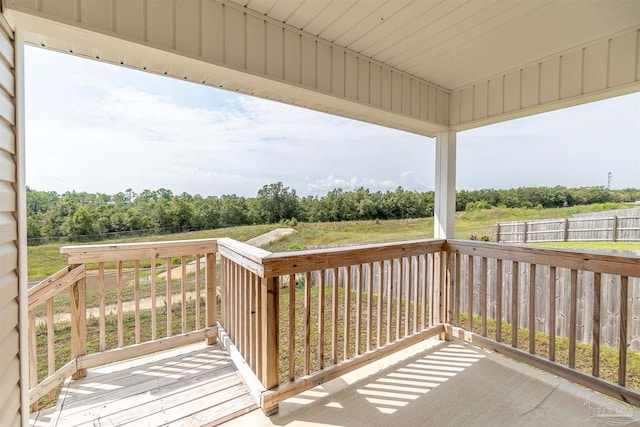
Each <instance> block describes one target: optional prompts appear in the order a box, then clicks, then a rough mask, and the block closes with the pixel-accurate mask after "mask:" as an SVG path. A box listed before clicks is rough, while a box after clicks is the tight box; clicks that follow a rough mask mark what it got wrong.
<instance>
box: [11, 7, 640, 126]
mask: <svg viewBox="0 0 640 427" xmlns="http://www.w3.org/2000/svg"><path fill="white" fill-rule="evenodd" d="M2 5H3V13H4V14H5V16H7V18H8V20H9V22H11V23H12V24H13V25H15V26H16V27H17V28H21V29H22V30H23V31H24V32H25V40H26V42H28V43H32V44H35V45H39V46H43V47H47V48H51V49H56V50H60V51H65V52H70V53H73V54H76V55H81V56H86V57H89V58H94V59H99V60H101V61H106V62H111V63H115V64H121V65H125V66H129V67H133V68H138V69H143V70H146V71H150V72H154V73H159V74H165V75H168V76H173V77H177V78H181V79H185V80H189V81H193V82H196V83H200V84H205V85H211V86H215V87H220V88H224V89H229V90H234V91H239V92H243V93H248V94H252V95H256V96H260V97H264V98H269V99H274V100H278V101H281V102H285V103H289V104H294V105H298V106H302V107H306V108H311V109H315V110H319V111H325V112H329V113H333V114H337V115H342V116H345V117H350V118H355V119H358V120H363V121H368V122H372V123H377V124H381V125H384V126H390V127H395V128H398V129H403V130H407V131H410V132H414V133H418V134H423V135H427V136H434V135H435V134H436V133H437V132H441V131H444V130H447V129H450V130H456V131H459V130H464V129H470V128H474V127H478V126H483V125H485V124H490V123H496V122H499V121H504V120H509V119H512V118H515V117H522V116H526V115H531V114H536V113H539V112H544V111H550V110H553V109H558V108H563V107H567V106H571V105H576V104H580V103H584V102H590V101H594V100H598V99H604V98H607V97H611V96H616V95H621V94H625V93H630V92H635V91H640V1H638V0H546V1H545V0H469V1H463V0H2Z"/></svg>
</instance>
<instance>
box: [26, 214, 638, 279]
mask: <svg viewBox="0 0 640 427" xmlns="http://www.w3.org/2000/svg"><path fill="white" fill-rule="evenodd" d="M622 206H623V205H614V204H596V205H588V206H573V207H570V208H556V209H522V208H492V209H485V210H477V211H471V212H457V213H456V229H455V237H456V238H459V239H468V238H469V237H470V236H471V235H476V236H478V237H480V236H489V237H492V236H493V233H494V227H495V224H496V222H500V221H502V222H504V221H522V220H536V219H548V218H563V217H566V216H570V215H573V214H576V213H585V212H596V211H601V210H605V209H614V208H619V207H622ZM281 226H282V224H269V225H252V226H241V227H231V228H219V229H215V230H204V231H195V232H189V233H177V234H168V235H161V236H144V237H131V238H125V239H119V240H109V242H108V243H139V242H148V241H154V242H160V241H167V240H187V239H203V238H216V237H229V238H232V239H235V240H238V241H245V240H248V239H250V238H252V237H255V236H259V235H261V234H263V233H266V232H268V231H270V230H273V229H275V228H278V227H281ZM296 229H297V231H298V232H297V233H294V234H291V235H289V236H286V237H284V238H282V239H280V240H278V241H275V242H272V243H270V244H267V245H265V246H264V247H263V248H264V249H266V250H268V251H270V252H286V251H290V250H296V249H306V248H307V246H308V245H315V246H317V245H340V244H348V243H380V242H394V241H402V240H415V239H426V238H431V237H433V218H420V219H403V220H387V221H348V222H331V223H301V224H299V225H298V226H297V227H296ZM99 243H105V242H95V243H94V244H99ZM74 244H75V243H64V244H61V243H57V244H47V245H41V246H30V247H28V257H27V259H28V275H29V278H30V280H35V279H36V278H43V277H46V276H49V275H51V274H53V273H55V272H56V271H58V270H60V269H62V268H64V267H65V266H66V265H67V262H66V260H67V257H66V255H63V254H60V247H61V246H70V245H74ZM83 244H85V243H83ZM545 245H548V246H550V247H567V248H572V249H591V248H594V249H599V248H600V247H602V248H603V249H607V250H608V249H621V250H624V249H640V244H635V243H633V244H627V243H622V242H617V243H613V242H612V243H608V242H598V243H597V244H596V243H592V242H583V243H572V244H571V245H572V246H562V243H550V244H545ZM601 245H603V246H601ZM536 246H538V244H536ZM540 246H542V245H540ZM147 264H148V261H147ZM127 266H129V265H128V264H127ZM143 266H147V267H148V265H145V264H143ZM88 267H89V268H96V266H88ZM107 268H114V265H112V264H109V265H108V266H107Z"/></svg>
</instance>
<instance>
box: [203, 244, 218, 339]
mask: <svg viewBox="0 0 640 427" xmlns="http://www.w3.org/2000/svg"><path fill="white" fill-rule="evenodd" d="M205 270H206V273H205V281H206V287H207V297H206V299H205V303H206V310H207V312H206V324H207V328H215V327H216V322H217V319H216V318H217V304H218V292H217V288H218V285H217V283H216V254H215V253H208V254H207V258H206V260H205ZM217 340H218V334H216V335H215V336H213V337H209V338H207V344H208V345H213V344H215V343H216V342H217Z"/></svg>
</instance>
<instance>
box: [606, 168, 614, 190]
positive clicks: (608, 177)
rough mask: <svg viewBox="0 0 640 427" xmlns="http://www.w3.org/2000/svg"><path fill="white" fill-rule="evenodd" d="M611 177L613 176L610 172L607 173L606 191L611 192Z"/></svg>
mask: <svg viewBox="0 0 640 427" xmlns="http://www.w3.org/2000/svg"><path fill="white" fill-rule="evenodd" d="M612 176H613V174H612V173H611V172H609V173H608V174H607V190H611V177H612Z"/></svg>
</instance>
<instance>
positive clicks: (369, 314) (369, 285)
mask: <svg viewBox="0 0 640 427" xmlns="http://www.w3.org/2000/svg"><path fill="white" fill-rule="evenodd" d="M368 271H369V275H368V276H367V351H369V350H371V342H372V341H373V319H372V317H373V263H369V264H368Z"/></svg>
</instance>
